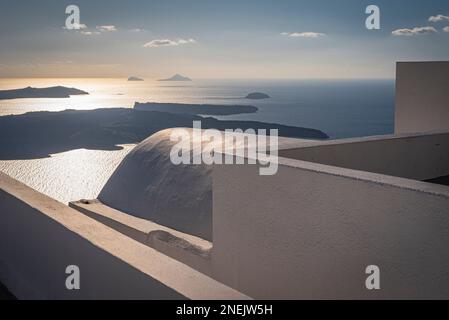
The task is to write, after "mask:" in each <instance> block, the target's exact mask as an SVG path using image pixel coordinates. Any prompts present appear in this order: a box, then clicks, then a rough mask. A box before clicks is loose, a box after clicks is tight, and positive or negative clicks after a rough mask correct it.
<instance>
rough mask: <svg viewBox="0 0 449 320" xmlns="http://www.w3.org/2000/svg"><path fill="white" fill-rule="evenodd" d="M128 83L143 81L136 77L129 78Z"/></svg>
mask: <svg viewBox="0 0 449 320" xmlns="http://www.w3.org/2000/svg"><path fill="white" fill-rule="evenodd" d="M128 81H144V80H143V79H141V78H138V77H129V78H128Z"/></svg>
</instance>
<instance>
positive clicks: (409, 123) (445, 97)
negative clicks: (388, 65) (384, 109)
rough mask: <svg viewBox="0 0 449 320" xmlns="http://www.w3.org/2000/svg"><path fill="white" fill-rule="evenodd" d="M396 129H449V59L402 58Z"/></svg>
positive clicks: (398, 68) (424, 130)
mask: <svg viewBox="0 0 449 320" xmlns="http://www.w3.org/2000/svg"><path fill="white" fill-rule="evenodd" d="M395 111H396V115H395V133H419V132H430V131H438V130H449V61H444V62H399V63H398V64H397V71H396V110H395Z"/></svg>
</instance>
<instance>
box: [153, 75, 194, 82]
mask: <svg viewBox="0 0 449 320" xmlns="http://www.w3.org/2000/svg"><path fill="white" fill-rule="evenodd" d="M158 81H192V79H190V78H188V77H184V76H182V75H180V74H175V75H174V76H173V77H171V78H168V79H160V80H158Z"/></svg>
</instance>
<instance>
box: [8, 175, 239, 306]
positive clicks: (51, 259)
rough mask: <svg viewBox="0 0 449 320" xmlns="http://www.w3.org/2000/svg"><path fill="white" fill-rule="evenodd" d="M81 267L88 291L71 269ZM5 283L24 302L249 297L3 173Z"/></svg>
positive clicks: (84, 283) (81, 276)
mask: <svg viewBox="0 0 449 320" xmlns="http://www.w3.org/2000/svg"><path fill="white" fill-rule="evenodd" d="M69 265H76V266H78V267H79V268H80V285H81V288H80V290H68V289H67V288H66V285H65V283H66V278H67V277H68V275H67V274H66V273H65V271H66V267H67V266H69ZM0 282H1V283H3V284H4V285H5V286H6V287H7V288H8V289H9V291H11V293H12V294H14V296H16V297H17V298H19V299H246V298H247V297H246V296H245V295H243V294H240V293H239V292H237V291H235V290H233V289H231V288H229V287H227V286H225V285H223V284H221V283H219V282H217V281H215V280H213V279H211V278H209V277H207V276H205V275H204V274H202V273H200V272H198V271H195V270H193V269H191V268H190V267H188V266H186V265H185V264H182V263H180V262H178V261H176V260H173V259H172V258H170V257H168V256H166V255H164V254H162V253H160V252H158V251H156V250H154V249H152V248H150V247H148V246H145V245H144V244H141V243H139V242H137V241H135V240H133V239H131V238H129V237H126V236H125V235H123V234H121V233H119V232H117V231H115V230H113V229H111V228H109V227H107V226H105V225H104V224H102V223H100V222H98V221H95V220H93V219H91V218H89V217H87V216H86V215H83V214H81V213H80V212H78V211H76V210H74V209H72V208H69V207H67V206H65V205H63V204H61V203H59V202H57V201H55V200H53V199H51V198H49V197H47V196H44V195H42V194H40V193H38V192H36V191H35V190H33V189H31V188H29V187H27V186H25V185H23V184H21V183H19V182H17V181H15V180H14V179H12V178H10V177H8V176H6V175H5V174H3V173H0Z"/></svg>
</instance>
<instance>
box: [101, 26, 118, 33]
mask: <svg viewBox="0 0 449 320" xmlns="http://www.w3.org/2000/svg"><path fill="white" fill-rule="evenodd" d="M97 29H98V30H100V31H101V32H103V31H104V32H112V31H117V28H116V27H115V26H97Z"/></svg>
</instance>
